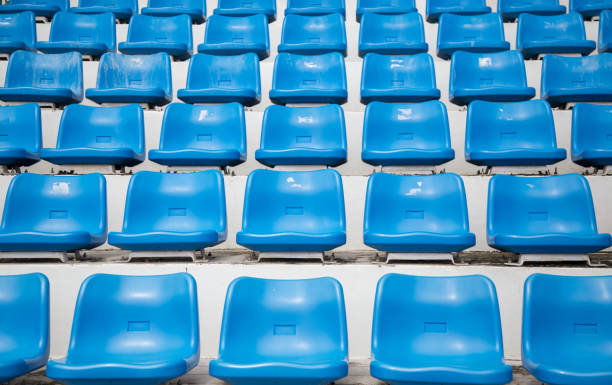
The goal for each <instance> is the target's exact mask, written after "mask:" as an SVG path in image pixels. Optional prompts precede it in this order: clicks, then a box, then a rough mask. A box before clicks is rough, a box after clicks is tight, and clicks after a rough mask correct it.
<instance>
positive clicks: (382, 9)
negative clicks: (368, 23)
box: [356, 0, 417, 22]
mask: <svg viewBox="0 0 612 385" xmlns="http://www.w3.org/2000/svg"><path fill="white" fill-rule="evenodd" d="M367 12H371V13H382V14H387V15H397V14H400V13H410V12H417V8H416V6H415V4H414V0H357V12H356V16H357V22H360V21H361V16H363V15H364V14H365V13H367Z"/></svg>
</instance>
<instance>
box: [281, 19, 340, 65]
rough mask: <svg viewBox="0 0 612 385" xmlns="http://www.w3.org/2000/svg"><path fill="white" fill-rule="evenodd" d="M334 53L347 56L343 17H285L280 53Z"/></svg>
mask: <svg viewBox="0 0 612 385" xmlns="http://www.w3.org/2000/svg"><path fill="white" fill-rule="evenodd" d="M334 51H337V52H340V53H341V54H342V55H344V56H346V31H345V28H344V18H342V15H340V14H339V13H332V14H329V15H321V16H311V15H295V14H289V15H287V16H285V19H284V20H283V33H282V37H281V42H280V44H279V45H278V52H293V53H299V54H305V55H310V54H313V55H319V54H322V53H327V52H334Z"/></svg>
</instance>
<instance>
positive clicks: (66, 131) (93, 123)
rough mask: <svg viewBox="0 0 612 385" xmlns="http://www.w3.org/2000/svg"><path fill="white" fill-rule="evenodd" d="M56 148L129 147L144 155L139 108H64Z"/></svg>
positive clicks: (134, 105)
mask: <svg viewBox="0 0 612 385" xmlns="http://www.w3.org/2000/svg"><path fill="white" fill-rule="evenodd" d="M56 148H60V149H65V148H97V149H117V148H130V149H132V150H134V151H135V152H136V153H138V154H144V151H145V134H144V117H143V112H142V107H140V106H139V105H137V104H130V105H126V106H121V107H92V106H84V105H81V104H73V105H70V106H68V107H66V108H65V109H64V112H63V113H62V119H61V120H60V125H59V133H58V135H57V145H56Z"/></svg>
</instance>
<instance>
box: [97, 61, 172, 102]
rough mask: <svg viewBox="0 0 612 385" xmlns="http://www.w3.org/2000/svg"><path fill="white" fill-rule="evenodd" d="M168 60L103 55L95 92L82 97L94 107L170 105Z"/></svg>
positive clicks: (170, 80)
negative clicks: (89, 100) (107, 104)
mask: <svg viewBox="0 0 612 385" xmlns="http://www.w3.org/2000/svg"><path fill="white" fill-rule="evenodd" d="M170 71H171V70H170V56H168V54H167V53H165V52H160V53H156V54H153V55H120V54H117V53H114V52H109V53H105V54H104V55H102V58H101V59H100V65H99V66H98V79H97V81H96V88H89V89H88V90H87V91H86V92H85V94H86V95H87V98H88V99H91V100H93V101H94V102H96V103H99V104H102V103H143V104H151V105H164V104H167V103H169V102H170V101H172V76H171V74H170Z"/></svg>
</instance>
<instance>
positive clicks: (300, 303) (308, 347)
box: [219, 277, 348, 363]
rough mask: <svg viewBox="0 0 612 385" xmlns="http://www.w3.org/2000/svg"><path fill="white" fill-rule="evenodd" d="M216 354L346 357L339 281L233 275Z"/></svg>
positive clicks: (236, 358)
mask: <svg viewBox="0 0 612 385" xmlns="http://www.w3.org/2000/svg"><path fill="white" fill-rule="evenodd" d="M219 357H220V358H221V359H223V360H227V361H229V362H237V363H241V362H245V363H246V362H253V360H254V359H256V360H257V361H261V362H292V363H296V362H297V363H300V362H312V361H313V360H314V361H315V362H325V361H329V360H345V361H346V360H348V338H347V329H346V312H345V308H344V294H343V291H342V286H341V285H340V283H339V282H338V281H336V280H335V279H333V278H329V277H324V278H315V279H299V280H274V279H259V278H250V277H240V278H237V279H235V280H234V281H233V282H232V283H231V284H230V285H229V287H228V289H227V296H226V298H225V308H224V310H223V323H222V326H221V340H220V345H219Z"/></svg>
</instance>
